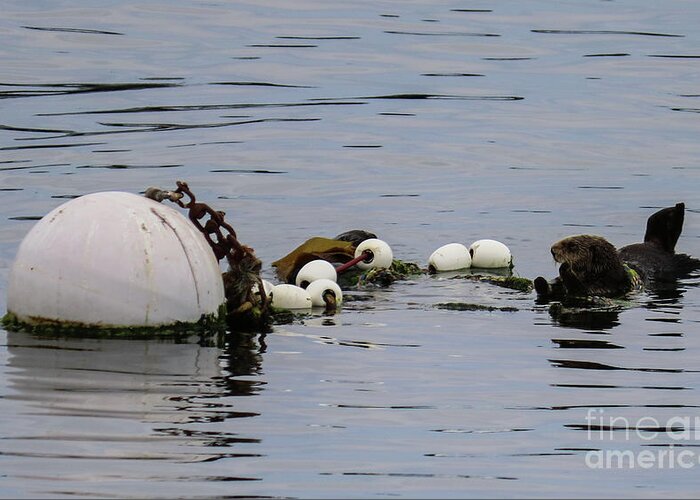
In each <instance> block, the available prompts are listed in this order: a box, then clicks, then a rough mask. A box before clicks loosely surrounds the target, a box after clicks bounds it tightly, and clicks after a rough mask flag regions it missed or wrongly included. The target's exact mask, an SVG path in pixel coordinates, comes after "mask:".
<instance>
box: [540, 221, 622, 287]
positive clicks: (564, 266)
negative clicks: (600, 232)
mask: <svg viewBox="0 0 700 500" xmlns="http://www.w3.org/2000/svg"><path fill="white" fill-rule="evenodd" d="M551 250H552V256H553V257H554V260H555V261H556V262H558V263H559V264H561V266H560V268H559V276H560V278H561V279H562V281H563V282H564V285H565V286H566V288H567V289H568V290H569V291H570V292H575V293H583V294H586V295H606V296H612V295H615V294H618V293H619V291H620V290H624V289H625V288H627V287H628V281H629V278H628V276H627V272H626V271H625V267H624V264H623V263H622V260H621V259H620V256H619V255H618V253H617V250H616V249H615V247H614V246H613V245H612V244H611V243H609V242H608V241H607V240H606V239H605V238H601V237H600V236H593V235H590V234H581V235H577V236H569V237H568V238H564V239H563V240H559V241H557V242H556V243H555V244H554V245H552V249H551Z"/></svg>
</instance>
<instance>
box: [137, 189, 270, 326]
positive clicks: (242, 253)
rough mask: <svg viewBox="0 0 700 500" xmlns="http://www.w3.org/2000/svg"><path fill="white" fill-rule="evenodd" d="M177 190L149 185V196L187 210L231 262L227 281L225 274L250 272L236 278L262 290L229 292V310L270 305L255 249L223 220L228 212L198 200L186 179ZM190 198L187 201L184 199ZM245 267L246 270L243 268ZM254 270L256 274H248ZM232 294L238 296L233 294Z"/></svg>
mask: <svg viewBox="0 0 700 500" xmlns="http://www.w3.org/2000/svg"><path fill="white" fill-rule="evenodd" d="M176 184H177V189H176V190H175V191H165V190H161V189H158V188H148V189H147V190H146V193H145V195H146V197H147V198H151V199H153V200H155V201H158V202H161V201H163V200H166V199H167V200H169V201H172V202H173V203H175V204H177V205H178V206H180V207H181V208H184V209H186V210H187V215H188V217H189V219H190V221H191V222H192V224H194V226H195V227H196V228H197V229H198V230H199V231H200V232H201V233H202V234H203V235H204V238H205V239H206V240H207V243H209V246H210V247H211V249H212V250H213V251H214V255H215V256H216V259H217V260H221V259H223V258H226V260H227V262H228V264H229V271H228V272H227V273H224V277H225V279H224V280H225V281H226V274H229V273H231V272H235V271H234V270H237V271H239V272H240V273H245V274H248V276H234V277H233V278H234V279H238V280H240V279H243V280H245V281H247V280H250V279H251V278H252V281H253V282H254V284H256V285H257V288H258V290H259V291H260V293H259V294H258V293H255V292H254V290H253V289H252V287H250V289H248V290H246V291H245V292H244V293H243V294H242V295H243V296H238V295H239V294H238V293H235V294H231V293H228V292H229V290H228V287H227V297H226V298H227V301H228V306H229V312H232V313H244V312H246V311H247V310H249V309H250V308H251V306H252V305H253V304H254V303H255V302H259V303H260V305H261V306H262V308H263V309H266V308H267V306H268V300H267V295H266V294H265V293H264V291H263V290H264V287H263V283H262V278H261V277H260V269H261V267H262V263H261V262H260V261H259V260H258V258H257V257H256V256H255V253H254V251H253V249H252V248H250V247H248V246H246V245H243V244H241V243H240V242H239V241H238V238H237V236H236V231H235V230H234V229H233V227H232V226H231V225H230V224H229V223H228V222H226V221H225V220H224V216H225V215H226V214H225V213H224V212H222V211H219V210H214V209H213V208H211V207H210V206H209V205H207V204H206V203H201V202H198V201H197V199H196V197H195V195H194V193H192V191H191V190H190V188H189V186H188V185H187V183H186V182H184V181H177V182H176ZM185 197H187V199H188V201H186V202H185V201H183V198H185ZM207 216H208V218H207ZM243 269H245V271H242V270H243ZM250 273H253V274H254V276H253V277H251V276H249V274H250ZM232 295H236V297H233V296H232Z"/></svg>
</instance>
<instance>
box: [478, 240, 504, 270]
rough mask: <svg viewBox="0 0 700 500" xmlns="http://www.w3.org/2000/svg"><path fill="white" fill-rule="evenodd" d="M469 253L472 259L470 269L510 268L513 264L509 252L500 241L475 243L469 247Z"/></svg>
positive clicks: (479, 241)
mask: <svg viewBox="0 0 700 500" xmlns="http://www.w3.org/2000/svg"><path fill="white" fill-rule="evenodd" d="M469 253H470V254H471V257H472V267H481V268H486V269H494V268H499V267H510V266H511V265H512V264H513V256H512V255H511V253H510V250H509V249H508V247H507V246H505V245H504V244H503V243H501V242H500V241H496V240H478V241H475V242H474V243H472V244H471V246H470V247H469Z"/></svg>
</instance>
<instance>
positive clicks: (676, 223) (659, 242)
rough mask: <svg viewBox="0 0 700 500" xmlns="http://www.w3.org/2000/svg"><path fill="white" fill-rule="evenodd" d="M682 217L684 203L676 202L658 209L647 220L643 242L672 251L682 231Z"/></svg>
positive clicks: (683, 214)
mask: <svg viewBox="0 0 700 500" xmlns="http://www.w3.org/2000/svg"><path fill="white" fill-rule="evenodd" d="M684 218H685V204H684V203H676V206H675V207H668V208H664V209H662V210H659V211H658V212H656V213H655V214H653V215H652V216H651V217H649V219H648V220H647V231H646V234H645V235H644V242H645V243H652V244H654V245H656V246H657V247H660V248H661V249H663V250H664V251H666V252H669V253H673V252H674V251H675V248H676V243H677V242H678V238H680V236H681V232H682V231H683V220H684Z"/></svg>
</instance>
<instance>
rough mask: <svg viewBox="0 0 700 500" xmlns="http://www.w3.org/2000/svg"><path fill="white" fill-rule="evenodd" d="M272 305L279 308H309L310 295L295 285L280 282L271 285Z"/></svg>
mask: <svg viewBox="0 0 700 500" xmlns="http://www.w3.org/2000/svg"><path fill="white" fill-rule="evenodd" d="M270 297H271V299H272V307H277V308H279V309H310V308H311V295H309V292H307V291H306V290H304V289H303V288H301V287H298V286H296V285H289V284H286V283H284V284H282V285H275V286H273V287H272V291H271V292H270Z"/></svg>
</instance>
